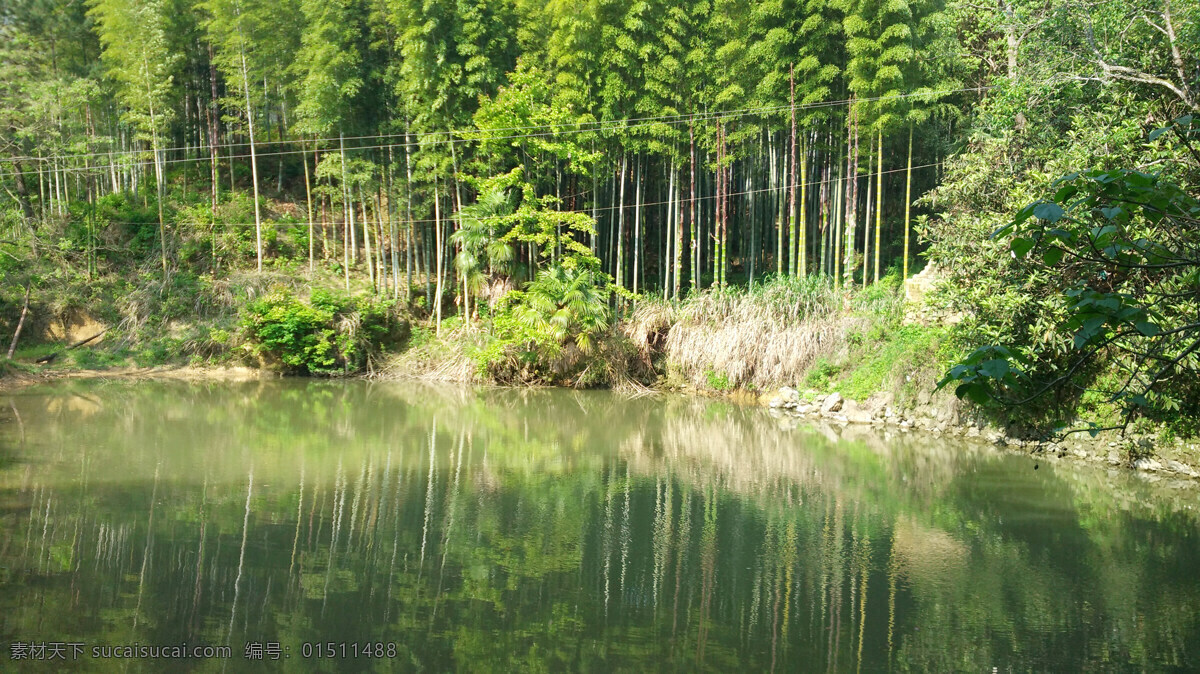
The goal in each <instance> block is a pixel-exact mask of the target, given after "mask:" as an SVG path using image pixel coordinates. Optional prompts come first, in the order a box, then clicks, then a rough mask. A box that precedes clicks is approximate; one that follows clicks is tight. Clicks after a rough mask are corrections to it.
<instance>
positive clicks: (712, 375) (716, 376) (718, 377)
mask: <svg viewBox="0 0 1200 674" xmlns="http://www.w3.org/2000/svg"><path fill="white" fill-rule="evenodd" d="M704 379H705V381H706V382H707V383H708V387H709V388H710V389H712V390H714V391H728V390H729V389H730V388H732V387H731V386H730V385H729V375H727V374H725V373H724V372H720V373H718V372H714V371H713V370H707V371H705V373H704Z"/></svg>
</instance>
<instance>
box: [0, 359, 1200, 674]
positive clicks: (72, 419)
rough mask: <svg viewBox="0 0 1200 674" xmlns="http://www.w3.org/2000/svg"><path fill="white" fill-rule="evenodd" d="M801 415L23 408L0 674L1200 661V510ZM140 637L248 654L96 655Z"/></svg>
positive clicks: (414, 400)
mask: <svg viewBox="0 0 1200 674" xmlns="http://www.w3.org/2000/svg"><path fill="white" fill-rule="evenodd" d="M780 423H781V422H780V421H779V420H777V419H773V418H771V417H770V416H769V415H768V414H766V413H765V412H764V411H762V410H758V409H745V408H739V407H735V406H732V405H729V404H726V403H723V402H714V401H707V400H697V399H688V398H682V397H672V396H659V397H654V398H641V399H636V400H629V399H625V398H622V397H619V396H615V395H612V394H609V393H603V392H572V391H560V390H548V391H513V390H479V389H469V388H454V387H431V386H425V385H418V384H412V383H403V384H392V383H389V384H372V383H366V382H323V381H272V382H255V383H244V384H231V383H204V384H190V383H180V382H128V381H103V380H96V381H76V382H58V383H56V384H53V385H49V386H45V387H41V388H37V389H29V390H24V391H21V392H19V393H17V394H13V395H10V396H7V397H6V398H0V647H3V649H4V652H0V670H7V669H10V668H11V667H13V666H14V665H17V664H20V665H21V668H22V669H29V670H31V671H42V670H44V671H57V670H59V669H63V668H64V667H69V668H70V669H79V670H93V671H113V670H121V671H161V670H171V671H176V670H179V671H246V670H250V669H253V670H256V671H258V670H262V669H268V670H271V669H273V670H278V671H305V670H321V671H375V670H378V671H447V670H469V671H504V672H508V671H564V670H572V671H574V670H586V671H605V672H608V671H645V670H652V669H658V670H680V671H697V670H710V671H737V670H745V671H772V670H773V671H856V672H857V671H893V670H895V671H904V670H918V671H991V670H992V669H993V668H997V669H998V670H999V671H1010V670H1018V671H1025V670H1039V671H1081V670H1093V671H1095V670H1102V671H1109V670H1146V669H1148V670H1163V669H1168V670H1170V669H1194V668H1200V536H1198V535H1197V533H1198V532H1200V522H1198V520H1197V511H1196V509H1195V508H1194V506H1195V505H1196V501H1197V493H1196V491H1195V490H1187V489H1185V490H1180V489H1166V488H1163V487H1161V486H1155V485H1151V484H1147V483H1145V482H1144V481H1143V480H1140V479H1138V478H1135V477H1131V476H1127V475H1124V474H1119V475H1115V476H1112V475H1107V474H1105V473H1104V472H1101V471H1097V470H1091V469H1086V468H1078V467H1068V466H1053V465H1047V464H1046V463H1045V462H1042V464H1041V466H1040V469H1039V470H1036V471H1035V470H1033V466H1034V463H1033V462H1032V461H1030V460H1029V459H1027V458H1024V457H1019V456H1011V455H1005V454H1000V453H997V452H995V451H992V450H990V449H987V448H980V447H972V446H969V445H965V444H953V443H949V442H941V441H935V440H932V439H930V438H928V437H924V436H915V435H891V436H888V435H885V434H883V433H882V432H880V431H872V430H869V429H850V430H848V431H846V432H844V433H845V434H843V435H839V432H838V431H836V430H833V429H828V428H825V429H821V428H814V427H809V426H803V425H802V426H800V427H798V428H794V429H786V428H781V427H780ZM847 434H849V435H847ZM22 643H23V644H30V643H32V644H33V645H34V647H35V648H36V647H37V646H39V645H41V644H47V645H49V647H50V648H51V649H53V648H54V646H53V645H54V644H56V643H63V644H77V645H79V648H78V649H67V650H66V653H65V655H66V657H67V659H68V661H69V662H66V663H64V662H63V661H61V660H60V661H49V660H25V661H23V662H21V663H16V662H14V661H12V659H11V658H12V657H13V656H14V655H17V654H18V652H17V651H15V650H13V649H14V646H13V644H22ZM134 645H136V646H137V647H139V648H149V647H154V648H156V649H164V648H165V649H170V648H179V647H182V646H183V645H186V647H187V648H188V649H192V650H193V651H194V649H195V648H197V647H201V646H228V647H229V657H228V658H223V657H216V658H209V659H205V658H199V659H188V660H186V661H176V660H172V661H168V660H166V659H165V658H163V657H161V656H163V655H165V654H167V653H168V652H169V651H167V652H164V651H158V653H157V655H159V656H160V657H159V658H157V659H155V658H148V657H143V658H135V659H131V660H123V661H121V662H116V661H114V660H111V659H107V658H106V657H104V656H112V655H115V654H116V652H115V651H112V650H96V649H112V648H117V649H120V648H122V647H126V646H134ZM80 649H81V650H80ZM72 650H75V651H76V652H75V653H72V652H71V651H72ZM331 651H332V652H331ZM46 652H47V651H41V653H42V654H43V656H44V655H45V654H46ZM34 653H35V654H36V653H37V651H35V652H34ZM133 654H134V655H137V654H138V653H137V652H134V653H133ZM141 654H142V655H152V654H154V653H151V652H149V651H145V650H143V651H141ZM176 654H178V651H176ZM259 657H261V658H262V659H261V660H260V659H258V658H259ZM276 657H277V658H278V659H273V658H276Z"/></svg>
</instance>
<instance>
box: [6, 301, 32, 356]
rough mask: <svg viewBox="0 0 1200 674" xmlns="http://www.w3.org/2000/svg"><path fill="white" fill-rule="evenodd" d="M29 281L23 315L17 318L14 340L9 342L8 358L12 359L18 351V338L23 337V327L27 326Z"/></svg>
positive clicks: (23, 303)
mask: <svg viewBox="0 0 1200 674" xmlns="http://www.w3.org/2000/svg"><path fill="white" fill-rule="evenodd" d="M29 287H30V286H29V283H26V284H25V301H24V302H22V303H21V317H20V318H18V319H17V329H16V330H14V331H13V338H12V341H11V342H9V344H8V359H9V360H12V357H13V354H14V353H16V351H17V340H19V339H21V328H24V327H25V316H26V314H28V313H29Z"/></svg>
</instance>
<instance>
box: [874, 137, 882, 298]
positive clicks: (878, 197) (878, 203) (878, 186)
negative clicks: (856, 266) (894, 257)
mask: <svg viewBox="0 0 1200 674" xmlns="http://www.w3.org/2000/svg"><path fill="white" fill-rule="evenodd" d="M878 135H879V137H878V139H877V140H876V143H875V147H876V151H877V152H878V153H879V158H878V159H877V160H876V161H875V169H876V170H877V171H878V172H879V177H878V178H876V183H875V282H876V283H879V246H880V231H882V227H883V127H880V128H879V134H878Z"/></svg>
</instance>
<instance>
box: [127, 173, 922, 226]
mask: <svg viewBox="0 0 1200 674" xmlns="http://www.w3.org/2000/svg"><path fill="white" fill-rule="evenodd" d="M944 164H945V162H933V163H930V164H921V165H919V166H914V167H912V170H914V171H916V170H918V169H926V168H932V167H935V166H942V165H944ZM906 171H908V168H907V167H906V168H897V169H888V170H887V171H875V172H871V173H863V174H860V175H858V176H857V178H859V179H861V178H867V179H871V178H876V177H878V176H880V175H891V174H894V173H904V172H906ZM850 180H851V178H850V177H849V176H840V177H838V178H830V179H829V180H814V181H809V182H804V183H795V184H794V185H793V184H786V185H780V186H778V187H764V188H762V189H757V190H744V191H741V192H730V193H729V194H723V195H721V196H722V197H738V196H746V195H750V194H762V193H765V192H775V191H777V190H789V189H792V188H793V187H815V186H818V185H821V184H823V183H828V184H831V185H832V184H837V183H841V182H849V181H850ZM716 198H717V197H716V195H715V194H708V195H704V196H698V197H696V201H697V202H701V201H709V200H714V199H716ZM688 201H689V200H688V199H672V200H670V201H650V202H642V203H641V204H640V206H641V207H642V208H646V207H649V206H665V205H668V204H673V203H686V202H688ZM633 206H634V205H633V204H621V205H609V206H600V207H597V208H596V209H595V210H596V212H600V211H615V210H618V209H621V208H632V207H633ZM554 212H555V213H563V214H576V213H581V214H583V215H590V214H591V213H592V212H593V211H592V209H590V208H588V209H576V210H567V211H554ZM508 217H511V216H507V215H496V216H484V217H481V218H472V220H483V221H490V220H503V219H505V218H508ZM454 219H455V217H454V216H453V215H451V216H447V217H445V218H442V219H440V220H434V219H431V218H426V219H420V220H402V221H400V222H401V224H409V223H411V224H414V225H423V224H432V223H436V222H446V221H453V220H454ZM108 224H110V225H150V224H156V223H154V222H117V221H108ZM194 224H196V225H207V226H210V227H212V226H221V227H254V226H255V223H253V222H197V223H194ZM343 224H345V222H344V221H340V220H320V221H318V220H311V221H310V220H302V221H300V220H298V221H296V222H264V223H262V225H263V226H266V227H297V226H303V227H308V226H309V225H312V226H314V227H315V226H318V225H319V226H322V227H323V226H325V225H338V226H340V225H343Z"/></svg>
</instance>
